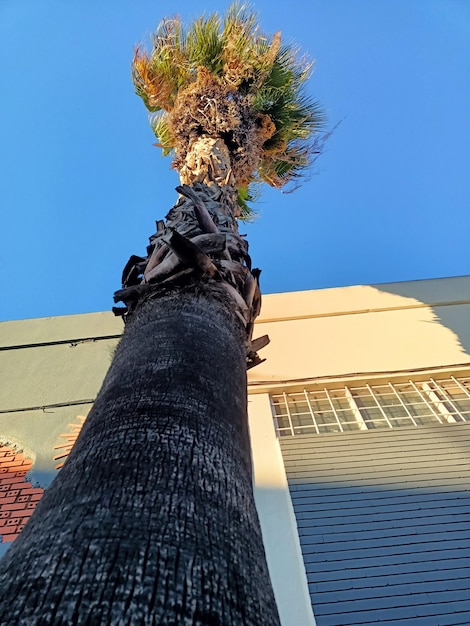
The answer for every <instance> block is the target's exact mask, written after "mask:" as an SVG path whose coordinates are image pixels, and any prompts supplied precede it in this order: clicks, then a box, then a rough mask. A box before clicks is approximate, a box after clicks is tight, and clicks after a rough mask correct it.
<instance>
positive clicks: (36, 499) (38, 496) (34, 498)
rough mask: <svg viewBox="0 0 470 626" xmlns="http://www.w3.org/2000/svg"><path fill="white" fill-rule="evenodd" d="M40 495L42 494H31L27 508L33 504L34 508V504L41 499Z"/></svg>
mask: <svg viewBox="0 0 470 626" xmlns="http://www.w3.org/2000/svg"><path fill="white" fill-rule="evenodd" d="M43 493H44V492H43ZM42 495H43V494H42V493H33V495H32V496H31V499H30V503H29V505H28V506H31V504H34V506H36V503H37V502H39V500H40V499H41V498H42Z"/></svg>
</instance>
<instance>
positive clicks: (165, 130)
mask: <svg viewBox="0 0 470 626" xmlns="http://www.w3.org/2000/svg"><path fill="white" fill-rule="evenodd" d="M149 121H150V126H151V127H152V130H153V132H154V133H155V137H156V138H157V140H158V143H156V144H154V145H155V146H157V148H161V149H162V156H168V155H169V154H171V153H172V151H173V149H174V147H175V138H174V137H173V133H172V132H171V128H170V123H169V119H168V115H167V114H166V113H165V112H163V111H159V112H158V113H153V114H151V115H150V116H149Z"/></svg>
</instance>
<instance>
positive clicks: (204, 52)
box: [184, 14, 224, 75]
mask: <svg viewBox="0 0 470 626" xmlns="http://www.w3.org/2000/svg"><path fill="white" fill-rule="evenodd" d="M223 51H224V46H223V40H222V38H221V36H220V18H219V17H218V16H217V15H215V14H214V15H211V16H210V17H209V18H204V17H201V18H199V19H198V20H196V21H195V22H194V23H193V24H192V25H191V27H190V28H189V30H188V33H187V35H186V47H185V50H184V52H185V55H186V57H187V59H188V63H189V65H190V67H191V68H192V71H193V73H194V72H195V69H197V68H198V67H205V68H207V69H208V70H209V71H210V72H211V73H213V74H215V75H220V73H221V72H222V68H223Z"/></svg>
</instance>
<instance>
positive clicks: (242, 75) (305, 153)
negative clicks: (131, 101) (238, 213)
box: [132, 5, 324, 198]
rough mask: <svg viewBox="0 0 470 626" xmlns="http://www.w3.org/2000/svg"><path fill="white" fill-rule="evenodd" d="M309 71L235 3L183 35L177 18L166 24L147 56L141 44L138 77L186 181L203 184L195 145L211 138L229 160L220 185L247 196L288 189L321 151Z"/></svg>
mask: <svg viewBox="0 0 470 626" xmlns="http://www.w3.org/2000/svg"><path fill="white" fill-rule="evenodd" d="M312 65H313V64H312V63H309V62H308V61H306V60H305V59H301V58H299V57H298V55H297V51H296V50H295V49H293V48H292V47H290V46H286V45H283V44H282V42H281V34H280V32H278V33H276V34H275V35H274V36H272V37H268V36H266V35H264V34H263V33H261V32H260V30H259V26H258V23H257V16H256V14H255V13H253V12H252V11H251V10H250V9H249V8H247V7H246V6H239V5H232V6H231V7H230V8H229V10H228V12H227V14H226V16H225V18H223V19H222V18H221V17H220V16H219V15H218V14H217V13H214V14H212V15H210V16H209V17H201V18H199V19H197V20H196V21H195V22H193V23H192V24H191V25H190V26H189V28H187V29H185V28H184V27H183V26H182V23H181V21H180V19H179V18H171V19H165V20H163V21H162V22H161V23H160V25H159V26H158V28H157V30H156V33H155V34H154V35H153V37H152V50H151V52H146V51H144V50H143V49H142V48H141V47H137V48H136V50H135V54H134V59H133V62H132V76H133V81H134V85H135V89H136V92H137V94H138V95H139V96H141V98H142V99H143V101H144V103H145V105H146V107H147V108H148V109H149V111H151V113H152V114H151V116H150V119H151V125H152V127H153V130H154V132H155V135H156V136H157V139H158V143H157V144H156V145H157V146H159V147H161V148H162V149H163V154H164V155H166V154H170V153H173V154H174V161H173V167H174V168H175V169H176V170H178V172H179V174H180V177H181V180H182V181H183V182H185V183H188V184H191V183H193V182H195V181H197V180H202V178H201V177H199V178H198V169H197V163H195V162H194V160H195V159H196V160H197V157H195V154H197V149H195V147H196V146H197V144H198V142H200V140H201V137H203V138H208V137H209V138H211V139H212V141H213V142H218V144H219V149H220V150H221V151H222V152H227V153H228V158H229V163H230V171H229V172H224V175H225V176H226V180H225V181H221V180H220V179H219V181H217V182H219V183H221V182H225V183H226V184H227V183H230V184H231V185H232V186H233V187H235V188H236V189H237V190H238V193H239V198H247V197H248V196H249V192H248V186H249V185H250V184H251V183H256V182H267V183H268V184H269V185H272V186H273V187H282V186H283V185H285V184H286V183H287V182H289V181H291V180H292V179H293V178H295V177H297V176H298V175H299V174H300V173H301V172H302V170H305V168H306V167H307V166H308V165H309V163H310V161H311V155H312V154H313V153H315V151H316V150H315V145H316V144H315V141H314V138H315V134H316V133H317V132H318V130H319V129H320V127H321V125H322V123H323V121H324V118H323V114H322V111H321V110H320V108H319V106H318V105H317V103H316V102H315V101H313V100H312V99H310V98H309V97H307V96H306V95H305V93H304V84H305V81H306V79H307V78H308V77H309V75H310V72H311V69H312ZM206 174H207V172H206Z"/></svg>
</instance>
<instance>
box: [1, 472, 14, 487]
mask: <svg viewBox="0 0 470 626" xmlns="http://www.w3.org/2000/svg"><path fill="white" fill-rule="evenodd" d="M13 480H15V477H14V476H13V474H7V475H6V476H5V477H4V478H0V485H9V484H10V483H11V482H12V481H13Z"/></svg>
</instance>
